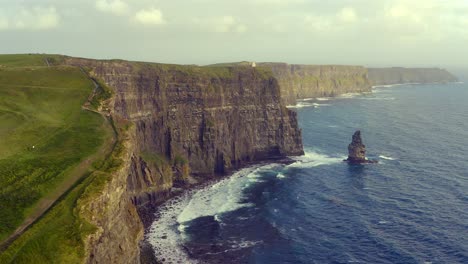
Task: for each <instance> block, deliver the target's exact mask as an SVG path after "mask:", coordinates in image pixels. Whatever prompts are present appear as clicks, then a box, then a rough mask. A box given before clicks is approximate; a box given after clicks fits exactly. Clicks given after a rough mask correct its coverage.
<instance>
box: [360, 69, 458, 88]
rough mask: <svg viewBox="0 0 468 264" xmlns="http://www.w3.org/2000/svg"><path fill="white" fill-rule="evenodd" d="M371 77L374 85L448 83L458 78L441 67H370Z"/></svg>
mask: <svg viewBox="0 0 468 264" xmlns="http://www.w3.org/2000/svg"><path fill="white" fill-rule="evenodd" d="M369 79H370V81H371V82H372V84H373V85H392V84H404V83H448V82H457V81H458V79H457V77H455V76H454V75H453V74H451V73H450V72H448V71H447V70H445V69H440V68H401V67H394V68H369Z"/></svg>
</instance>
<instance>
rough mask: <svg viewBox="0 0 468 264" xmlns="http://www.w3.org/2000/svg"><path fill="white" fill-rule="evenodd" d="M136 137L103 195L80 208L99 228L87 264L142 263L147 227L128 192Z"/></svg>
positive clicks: (89, 245) (91, 241) (87, 242)
mask: <svg viewBox="0 0 468 264" xmlns="http://www.w3.org/2000/svg"><path fill="white" fill-rule="evenodd" d="M129 135H132V133H129ZM133 141H134V138H127V139H125V141H124V143H123V146H122V147H123V148H124V154H123V161H124V163H123V164H122V166H120V168H119V169H118V170H117V171H114V172H112V174H111V177H110V180H109V181H107V182H106V183H105V185H104V186H103V188H102V190H101V191H100V192H99V195H97V196H96V197H93V199H90V201H89V202H87V203H85V205H82V206H79V211H80V215H81V216H84V217H86V218H87V220H88V221H89V222H90V223H92V224H93V225H95V226H96V227H97V230H96V231H95V232H94V233H92V234H91V235H89V236H88V237H87V239H85V250H86V252H87V254H86V260H85V263H129V264H131V263H135V264H137V263H139V258H140V250H139V248H138V246H137V245H138V243H139V241H140V240H141V239H143V231H144V230H143V224H142V222H141V221H140V219H139V216H138V212H137V208H136V207H135V206H134V205H133V204H132V201H131V195H130V194H129V193H128V190H127V182H126V181H127V177H128V171H129V169H130V166H131V155H132V153H133V151H134V145H133Z"/></svg>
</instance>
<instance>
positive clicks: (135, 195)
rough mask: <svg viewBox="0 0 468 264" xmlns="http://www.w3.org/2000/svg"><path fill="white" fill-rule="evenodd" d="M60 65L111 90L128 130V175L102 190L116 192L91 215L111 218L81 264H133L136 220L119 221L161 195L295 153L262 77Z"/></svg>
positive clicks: (128, 65)
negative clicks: (121, 263)
mask: <svg viewBox="0 0 468 264" xmlns="http://www.w3.org/2000/svg"><path fill="white" fill-rule="evenodd" d="M65 62H66V64H69V65H74V66H80V67H83V68H86V69H88V70H89V71H90V73H91V75H92V76H94V77H95V78H98V79H100V80H103V81H104V82H105V84H107V85H108V86H110V87H112V88H113V89H114V90H115V95H114V100H113V104H112V109H111V113H112V115H113V116H114V117H115V118H121V119H125V120H128V121H130V122H131V123H132V124H133V126H132V127H133V128H132V130H131V131H133V132H131V135H130V136H129V142H128V144H129V146H130V147H128V148H127V149H128V152H129V153H128V157H129V158H128V160H127V161H126V163H128V165H126V166H125V168H128V170H127V171H126V172H121V173H117V174H116V175H115V177H116V178H115V179H113V180H112V182H111V183H109V186H108V187H107V189H108V190H110V189H111V188H118V189H119V190H125V191H124V192H115V193H114V194H113V193H110V194H108V195H107V197H110V200H109V199H108V200H106V199H104V198H105V197H106V196H103V200H102V201H96V204H95V206H94V207H95V208H99V207H100V206H99V205H98V203H101V207H106V208H107V209H106V210H105V211H106V212H111V214H108V215H107V216H106V217H103V218H102V219H101V220H100V221H98V224H99V230H100V233H97V234H95V235H94V236H92V237H91V238H92V239H91V241H90V242H88V244H89V245H92V246H89V248H91V249H92V251H91V252H90V254H91V255H90V257H89V258H88V262H102V263H106V262H114V261H116V259H114V258H116V257H119V256H121V255H122V251H127V253H128V254H127V255H128V256H127V257H126V260H125V261H126V262H128V263H131V262H134V261H135V258H137V257H138V252H136V251H135V250H134V249H135V248H136V247H137V245H136V242H135V238H141V228H140V230H138V229H135V228H133V229H130V228H126V226H132V227H134V226H138V225H136V224H135V223H134V222H133V223H130V222H132V221H136V222H139V221H140V220H139V219H133V220H132V219H131V218H130V217H127V216H128V215H129V213H128V212H132V211H133V210H134V208H135V207H137V208H138V207H145V206H150V205H151V204H156V203H158V202H160V201H162V200H164V199H165V197H167V195H168V194H169V193H170V192H171V188H173V187H182V186H186V185H188V184H191V183H193V182H197V181H203V180H204V179H207V178H210V177H212V176H213V175H216V174H225V173H227V172H229V171H231V170H234V169H237V168H240V167H242V166H244V165H246V164H248V163H249V162H258V161H262V160H268V159H271V158H281V157H286V156H288V155H300V154H302V153H303V149H302V139H301V131H300V129H299V127H298V123H297V116H296V112H294V111H291V110H288V109H287V108H286V107H285V104H284V103H283V101H282V99H281V91H280V85H279V83H278V81H277V80H276V79H275V78H274V76H273V75H272V73H271V71H268V70H264V69H261V68H252V67H250V66H234V67H231V66H225V67H222V66H216V67H198V66H181V65H164V64H149V63H136V62H126V61H117V60H116V61H96V60H87V59H77V58H66V60H65ZM120 215H124V216H125V217H124V218H121V217H119V216H120ZM125 221H130V222H129V223H125ZM95 222H96V221H95ZM140 226H141V224H140ZM129 232H131V233H129ZM111 238H112V239H111ZM116 241H119V243H121V244H119V245H118V246H117V245H116ZM132 246H133V249H132ZM132 258H133V259H132Z"/></svg>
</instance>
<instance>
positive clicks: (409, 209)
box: [146, 83, 468, 264]
mask: <svg viewBox="0 0 468 264" xmlns="http://www.w3.org/2000/svg"><path fill="white" fill-rule="evenodd" d="M295 107H296V108H297V111H298V115H299V119H300V120H299V122H300V126H301V128H302V133H303V142H304V149H305V155H304V156H302V157H293V159H294V160H295V162H293V163H291V164H289V165H284V164H275V163H271V164H262V165H258V166H254V167H250V168H246V169H243V170H240V171H238V172H236V173H235V174H234V175H233V176H231V177H228V178H225V179H223V180H221V181H219V182H217V183H215V184H214V185H211V186H206V187H203V188H202V189H199V190H193V191H190V192H188V193H186V194H184V195H182V196H180V197H177V198H175V199H172V200H169V201H168V202H167V203H166V204H165V205H163V206H162V207H161V210H160V211H159V212H158V218H157V219H156V221H155V222H154V223H153V225H152V227H151V230H150V232H149V233H148V234H147V235H146V239H147V240H148V241H149V242H150V243H151V245H152V246H153V248H154V250H155V254H156V258H157V259H158V260H159V261H160V262H163V263H266V264H272V263H434V264H435V263H468V85H466V84H461V83H457V84H456V83H455V84H430V85H399V86H393V87H376V88H375V89H374V92H373V93H369V94H349V95H343V96H340V97H337V98H318V99H311V100H303V101H301V102H299V103H298V105H297V106H295ZM358 129H359V130H361V133H362V137H363V141H364V144H366V147H367V154H368V157H369V158H370V159H376V160H378V161H379V163H378V164H366V165H349V164H347V163H345V162H343V161H342V160H343V159H345V158H346V156H347V146H348V144H349V143H350V142H351V136H352V134H353V133H354V132H355V130H358Z"/></svg>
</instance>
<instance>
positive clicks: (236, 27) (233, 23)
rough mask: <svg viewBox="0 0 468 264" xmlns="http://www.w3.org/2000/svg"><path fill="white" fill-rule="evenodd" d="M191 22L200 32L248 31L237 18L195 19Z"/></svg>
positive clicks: (227, 16) (228, 16)
mask: <svg viewBox="0 0 468 264" xmlns="http://www.w3.org/2000/svg"><path fill="white" fill-rule="evenodd" d="M193 22H194V24H195V25H196V26H197V27H198V28H201V29H202V30H207V31H211V32H217V33H245V32H246V31H247V30H248V27H247V25H245V24H243V23H241V21H240V19H239V18H237V17H234V16H230V15H226V16H222V17H212V18H203V19H198V18H197V19H194V21H193Z"/></svg>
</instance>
